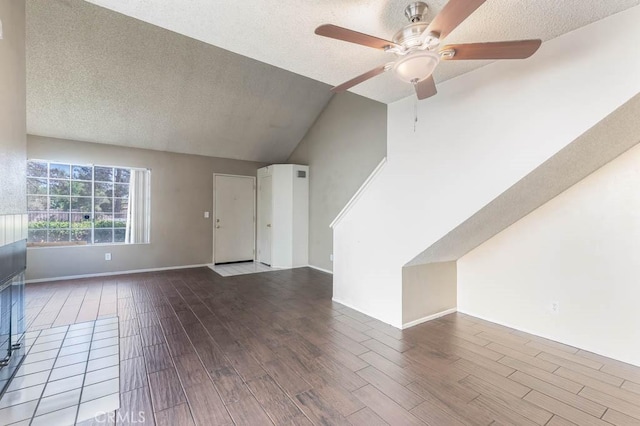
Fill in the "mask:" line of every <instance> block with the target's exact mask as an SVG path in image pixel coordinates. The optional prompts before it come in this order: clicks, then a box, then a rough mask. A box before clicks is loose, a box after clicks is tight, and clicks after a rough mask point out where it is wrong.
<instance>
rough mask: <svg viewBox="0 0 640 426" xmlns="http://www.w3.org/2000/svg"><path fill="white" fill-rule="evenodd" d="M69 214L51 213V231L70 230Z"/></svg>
mask: <svg viewBox="0 0 640 426" xmlns="http://www.w3.org/2000/svg"><path fill="white" fill-rule="evenodd" d="M68 227H69V213H51V214H49V229H57V228H68Z"/></svg>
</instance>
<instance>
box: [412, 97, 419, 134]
mask: <svg viewBox="0 0 640 426" xmlns="http://www.w3.org/2000/svg"><path fill="white" fill-rule="evenodd" d="M417 126H418V100H417V99H416V101H415V103H414V104H413V133H415V132H416V127H417Z"/></svg>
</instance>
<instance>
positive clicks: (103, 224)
mask: <svg viewBox="0 0 640 426" xmlns="http://www.w3.org/2000/svg"><path fill="white" fill-rule="evenodd" d="M93 226H94V227H95V228H96V229H97V228H113V216H109V215H100V216H99V217H96V221H95V224H94V225H93Z"/></svg>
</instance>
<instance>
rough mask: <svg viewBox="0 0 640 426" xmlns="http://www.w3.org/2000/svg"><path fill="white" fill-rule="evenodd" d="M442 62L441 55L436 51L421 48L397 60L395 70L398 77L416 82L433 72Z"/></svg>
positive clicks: (409, 81) (405, 80) (407, 81)
mask: <svg viewBox="0 0 640 426" xmlns="http://www.w3.org/2000/svg"><path fill="white" fill-rule="evenodd" d="M439 62H440V55H439V54H438V53H436V52H432V51H428V50H421V51H417V52H412V53H410V54H409V55H407V56H405V57H402V58H400V59H398V60H397V61H396V63H395V64H394V66H393V71H394V72H395V74H396V75H397V76H398V78H399V79H400V80H402V81H404V82H406V83H416V82H418V81H421V80H424V79H425V78H427V77H429V76H430V75H431V74H433V70H435V69H436V66H438V63H439Z"/></svg>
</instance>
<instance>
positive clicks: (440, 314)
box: [402, 308, 458, 330]
mask: <svg viewBox="0 0 640 426" xmlns="http://www.w3.org/2000/svg"><path fill="white" fill-rule="evenodd" d="M457 311H458V308H451V309H447V310H444V311H442V312H438V313H436V314H433V315H427V316H426V317H422V318H418V319H417V320H413V321H409V322H407V323H404V324H402V329H403V330H404V329H406V328H409V327H413V326H416V325H418V324H422V323H423V322H427V321H432V320H434V319H437V318H440V317H443V316H445V315H449V314H453V313H454V312H457Z"/></svg>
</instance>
